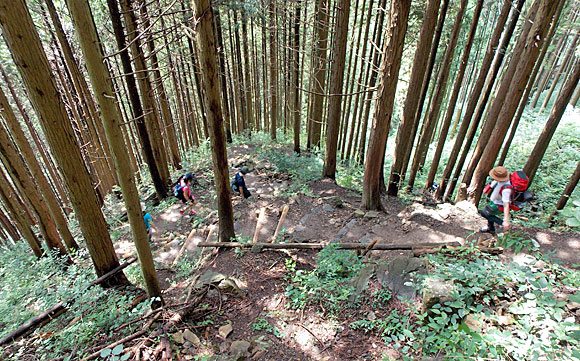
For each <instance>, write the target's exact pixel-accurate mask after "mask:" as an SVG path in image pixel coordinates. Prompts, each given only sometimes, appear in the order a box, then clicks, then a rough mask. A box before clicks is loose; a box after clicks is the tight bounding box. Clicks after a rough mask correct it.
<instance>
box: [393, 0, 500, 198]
mask: <svg viewBox="0 0 580 361" xmlns="http://www.w3.org/2000/svg"><path fill="white" fill-rule="evenodd" d="M506 1H507V0H506ZM440 3H441V0H428V2H427V6H426V9H425V15H424V17H423V24H422V26H421V32H420V33H419V40H418V43H417V48H416V50H415V57H414V59H413V68H412V70H411V77H410V79H409V86H408V88H407V97H406V98H405V105H404V106H403V112H402V115H401V121H400V123H399V129H398V130H397V137H396V140H395V153H394V158H393V164H392V165H391V174H390V176H389V185H388V187H387V194H388V195H391V196H397V193H398V191H399V182H400V180H401V173H403V172H404V171H403V169H402V168H403V163H404V158H405V153H406V149H407V146H408V142H409V140H410V137H411V134H412V130H413V126H414V124H415V114H416V110H417V105H418V103H419V98H420V94H421V86H422V84H423V77H424V75H425V69H426V66H427V61H428V59H429V58H428V54H429V53H428V52H429V50H430V48H431V43H432V41H433V35H434V30H435V23H436V21H437V13H438V11H439V5H440ZM411 142H412V141H411Z"/></svg>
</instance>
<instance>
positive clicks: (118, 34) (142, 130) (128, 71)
mask: <svg viewBox="0 0 580 361" xmlns="http://www.w3.org/2000/svg"><path fill="white" fill-rule="evenodd" d="M107 4H108V8H109V16H110V17H111V22H112V24H113V32H114V34H115V40H116V41H117V48H118V49H119V57H120V58H121V64H122V65H123V72H124V73H125V76H124V77H125V82H126V83H127V89H128V93H129V100H130V102H131V108H132V109H133V116H134V117H135V119H134V122H135V126H136V127H137V131H138V132H139V140H140V142H141V150H142V152H143V155H144V156H145V162H146V163H147V166H148V168H149V173H150V174H151V180H152V181H153V186H154V187H155V193H156V194H157V198H158V199H159V200H162V199H163V198H165V197H167V184H165V182H164V180H163V177H162V175H161V173H160V170H159V168H158V167H157V162H156V160H155V155H154V154H153V148H152V146H151V140H150V135H149V132H148V131H147V126H146V125H145V115H144V112H143V107H142V106H141V99H140V98H139V91H138V90H137V82H136V81H135V76H134V72H133V66H132V65H131V58H130V56H129V51H128V49H127V46H126V42H125V33H124V31H123V25H122V23H121V15H120V13H119V6H118V5H117V1H116V0H107Z"/></svg>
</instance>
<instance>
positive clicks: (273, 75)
mask: <svg viewBox="0 0 580 361" xmlns="http://www.w3.org/2000/svg"><path fill="white" fill-rule="evenodd" d="M269 1H270V2H269V11H270V137H271V138H272V139H274V140H275V139H276V127H277V123H276V122H277V121H278V45H277V37H278V33H277V31H276V27H277V23H276V0H269Z"/></svg>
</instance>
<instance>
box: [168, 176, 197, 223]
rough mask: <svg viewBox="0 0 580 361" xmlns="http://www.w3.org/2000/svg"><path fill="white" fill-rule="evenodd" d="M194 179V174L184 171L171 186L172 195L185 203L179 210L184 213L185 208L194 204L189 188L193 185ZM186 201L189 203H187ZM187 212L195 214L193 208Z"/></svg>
mask: <svg viewBox="0 0 580 361" xmlns="http://www.w3.org/2000/svg"><path fill="white" fill-rule="evenodd" d="M194 181H195V176H194V175H193V174H191V173H186V174H185V175H182V176H181V177H179V180H178V181H177V183H176V184H175V186H174V187H173V195H174V196H175V197H177V199H179V200H181V202H182V203H183V204H184V205H185V206H184V207H183V209H181V210H180V211H179V212H180V213H181V214H184V213H185V211H186V210H188V209H189V208H191V207H192V206H193V205H194V204H195V198H194V197H193V194H191V188H192V187H193V182H194ZM187 203H190V204H189V205H188V204H187ZM189 214H195V211H194V210H190V211H189Z"/></svg>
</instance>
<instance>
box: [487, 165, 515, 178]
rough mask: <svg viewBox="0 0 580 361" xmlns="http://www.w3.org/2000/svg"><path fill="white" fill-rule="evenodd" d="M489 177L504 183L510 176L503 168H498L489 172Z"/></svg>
mask: <svg viewBox="0 0 580 361" xmlns="http://www.w3.org/2000/svg"><path fill="white" fill-rule="evenodd" d="M489 176H490V177H492V178H493V179H494V180H496V181H498V182H505V181H506V180H508V179H509V177H510V174H509V173H508V171H507V169H505V167H502V166H499V167H495V168H493V169H492V170H490V171H489Z"/></svg>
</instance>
